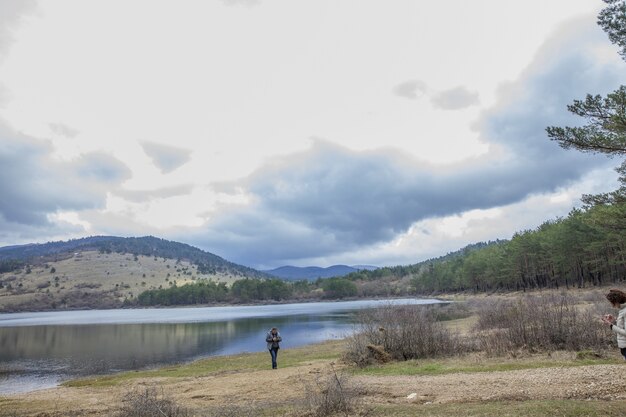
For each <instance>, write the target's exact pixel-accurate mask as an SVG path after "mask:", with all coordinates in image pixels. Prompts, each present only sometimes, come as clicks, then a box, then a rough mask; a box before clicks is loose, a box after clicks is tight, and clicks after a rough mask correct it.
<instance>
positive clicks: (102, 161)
mask: <svg viewBox="0 0 626 417" xmlns="http://www.w3.org/2000/svg"><path fill="white" fill-rule="evenodd" d="M51 153H52V147H51V145H50V144H49V143H47V142H43V141H38V140H36V139H33V138H31V137H28V136H25V135H22V134H19V133H16V132H14V131H12V130H11V129H9V128H7V127H6V126H5V125H3V124H2V123H1V122H0V195H2V199H0V220H2V221H3V222H8V223H17V224H21V225H27V226H33V227H39V226H44V225H46V226H50V225H51V223H50V222H49V220H48V215H49V214H52V213H55V212H57V211H59V210H80V209H85V208H94V207H101V206H102V205H103V204H104V202H105V197H106V191H107V189H108V188H110V187H112V186H116V185H117V183H119V182H121V181H122V180H124V179H125V178H127V177H128V176H129V173H130V171H129V170H128V168H127V167H126V166H125V165H123V164H122V163H121V162H119V161H118V160H116V159H115V158H113V157H111V156H108V155H105V154H100V153H91V154H86V155H83V156H81V157H80V158H77V159H75V160H73V161H70V162H62V161H57V160H55V159H53V158H52V157H51Z"/></svg>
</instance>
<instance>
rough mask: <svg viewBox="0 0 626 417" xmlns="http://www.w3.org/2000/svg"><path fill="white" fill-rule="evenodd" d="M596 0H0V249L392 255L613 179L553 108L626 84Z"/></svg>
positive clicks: (546, 209) (529, 217) (534, 221)
mask: <svg viewBox="0 0 626 417" xmlns="http://www.w3.org/2000/svg"><path fill="white" fill-rule="evenodd" d="M603 4H604V3H603V2H602V1H600V0H597V1H590V0H551V1H549V2H546V1H543V0H528V1H525V2H519V1H502V0H473V1H471V2H469V1H466V0H449V1H445V2H441V1H432V0H431V1H425V0H424V1H413V0H388V1H373V0H342V1H336V0H315V1H303V0H197V1H196V0H180V1H175V2H174V1H162V0H145V1H143V0H132V1H127V0H124V1H122V0H106V1H101V0H90V1H84V0H39V1H35V0H1V1H0V196H1V198H0V246H5V245H14V244H24V243H42V242H47V241H54V240H67V239H72V238H79V237H84V236H92V235H117V236H146V235H153V236H158V237H162V238H166V239H171V240H176V241H180V242H184V243H188V244H191V245H194V246H197V247H199V248H201V249H204V250H207V251H209V252H212V253H215V254H217V255H219V256H222V257H223V258H225V259H227V260H230V261H232V262H236V263H240V264H244V265H247V266H251V267H254V268H259V269H269V268H275V267H278V266H282V265H296V266H309V265H316V266H330V265H333V264H348V265H359V264H368V265H378V266H383V265H401V264H411V263H416V262H419V261H422V260H425V259H428V258H431V257H437V256H441V255H445V254H446V253H448V252H450V251H454V250H457V249H459V248H461V247H463V246H465V245H467V244H470V243H475V242H479V241H489V240H495V239H509V238H511V237H512V235H513V234H514V233H515V232H516V231H521V230H527V229H534V228H536V227H538V226H539V225H540V224H541V223H543V222H545V221H546V220H552V219H555V218H557V217H562V216H567V214H568V212H569V211H570V210H571V209H572V208H573V207H576V206H580V196H581V195H582V194H584V193H598V192H605V191H609V190H612V189H615V188H616V187H617V174H616V173H615V172H614V170H613V168H614V167H615V166H617V165H618V162H616V161H615V160H611V159H607V158H606V157H603V156H598V155H590V154H582V153H579V152H576V151H572V150H563V149H561V148H559V147H558V145H557V144H556V143H554V142H552V141H550V140H549V139H548V138H547V136H546V134H545V128H546V127H547V126H552V125H556V126H563V125H575V124H579V123H580V120H577V119H576V118H575V117H574V116H572V115H570V114H569V113H568V112H567V109H566V106H567V104H570V103H571V102H572V100H574V99H580V98H584V96H585V95H586V94H587V93H593V94H606V93H607V92H611V91H613V90H615V89H616V88H617V87H618V86H619V85H620V84H623V83H625V82H626V66H625V63H624V61H622V60H621V59H620V58H619V56H618V54H617V50H616V47H615V46H614V45H612V44H611V43H610V42H609V41H608V38H607V36H606V34H605V33H604V32H602V30H601V29H600V28H599V27H598V26H597V25H596V16H597V13H598V11H599V10H600V9H601V8H602V6H603Z"/></svg>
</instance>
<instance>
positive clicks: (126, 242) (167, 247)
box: [0, 236, 267, 278]
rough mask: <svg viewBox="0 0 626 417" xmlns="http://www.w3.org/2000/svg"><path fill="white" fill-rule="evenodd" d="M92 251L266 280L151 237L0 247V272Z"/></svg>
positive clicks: (184, 246)
mask: <svg viewBox="0 0 626 417" xmlns="http://www.w3.org/2000/svg"><path fill="white" fill-rule="evenodd" d="M89 250H95V251H99V252H100V253H129V254H133V255H145V256H158V257H162V258H169V259H176V260H186V261H189V262H190V263H192V264H195V265H197V266H198V272H200V273H204V274H212V273H216V272H222V273H229V274H232V275H238V276H244V277H251V278H253V277H267V275H265V274H264V273H262V272H260V271H257V270H255V269H252V268H248V267H246V266H243V265H238V264H235V263H232V262H229V261H227V260H225V259H223V258H221V257H219V256H217V255H214V254H212V253H209V252H205V251H203V250H201V249H198V248H196V247H193V246H190V245H187V244H185V243H179V242H173V241H170V240H165V239H160V238H157V237H154V236H144V237H117V236H91V237H86V238H82V239H73V240H68V241H64V242H48V243H42V244H29V245H21V246H6V247H1V248H0V272H7V270H10V269H13V268H14V267H16V266H20V265H23V264H25V263H35V264H37V263H42V262H50V261H55V260H61V259H65V258H67V257H70V256H71V255H72V254H73V253H74V252H78V251H89Z"/></svg>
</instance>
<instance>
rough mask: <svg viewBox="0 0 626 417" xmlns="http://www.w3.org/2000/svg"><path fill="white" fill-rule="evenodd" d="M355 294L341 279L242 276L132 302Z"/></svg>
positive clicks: (181, 302) (158, 291) (147, 294)
mask: <svg viewBox="0 0 626 417" xmlns="http://www.w3.org/2000/svg"><path fill="white" fill-rule="evenodd" d="M356 295H357V287H356V284H354V282H351V281H349V280H347V279H344V278H329V279H319V280H317V281H316V282H308V281H305V280H303V281H294V282H286V281H283V280H280V279H250V278H245V279H240V280H237V281H235V282H234V283H233V284H232V285H231V286H230V287H229V286H227V285H226V284H225V283H223V282H220V283H217V282H215V281H211V280H200V281H197V282H194V283H190V284H185V285H181V286H180V287H179V286H176V285H174V286H172V287H170V288H164V289H152V290H147V291H144V292H142V293H141V294H139V295H138V296H137V299H136V300H135V301H134V303H136V304H138V305H142V306H154V305H162V306H170V305H193V304H211V303H221V302H224V303H245V302H255V301H285V300H302V299H312V298H324V299H342V298H347V297H355V296H356ZM127 303H131V302H130V301H128V302H127Z"/></svg>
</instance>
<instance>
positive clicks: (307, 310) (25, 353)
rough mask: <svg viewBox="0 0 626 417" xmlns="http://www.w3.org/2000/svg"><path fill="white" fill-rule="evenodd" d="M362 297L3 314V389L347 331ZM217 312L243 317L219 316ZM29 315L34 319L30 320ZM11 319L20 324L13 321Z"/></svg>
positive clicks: (0, 381)
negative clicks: (277, 336)
mask: <svg viewBox="0 0 626 417" xmlns="http://www.w3.org/2000/svg"><path fill="white" fill-rule="evenodd" d="M409 301H410V303H411V304H415V303H418V304H423V303H425V302H424V301H423V300H419V302H418V301H417V300H409ZM431 302H433V301H431ZM355 303H357V302H347V303H318V305H313V304H314V303H311V304H308V305H306V306H304V305H282V306H274V307H272V308H271V309H268V308H267V306H259V308H254V310H256V311H255V312H254V313H255V314H257V316H256V317H254V316H253V314H252V313H253V311H254V310H253V309H251V308H247V307H230V308H228V307H224V308H219V310H213V311H212V314H211V317H212V318H213V319H214V321H205V322H198V321H193V322H186V323H181V322H176V321H180V320H181V317H183V318H184V319H185V320H193V319H194V317H195V316H196V315H199V314H201V315H202V316H203V317H205V319H206V317H207V316H206V315H205V314H204V312H203V311H202V310H201V309H177V310H175V311H173V312H172V314H168V320H170V322H165V323H150V322H145V320H144V319H143V318H141V317H144V316H146V314H148V313H151V314H152V317H154V316H158V315H164V314H165V313H167V311H164V310H136V311H128V310H127V311H126V312H124V313H125V317H124V318H123V319H120V318H116V319H115V320H117V321H118V322H116V323H107V322H106V321H104V322H103V320H102V317H103V316H100V317H99V320H100V321H99V322H98V321H96V322H95V323H93V324H65V325H59V324H56V325H51V324H45V325H44V324H42V323H50V322H51V321H52V320H56V321H57V322H58V321H59V317H67V319H66V320H67V321H68V322H70V323H71V322H72V321H74V322H75V323H84V320H85V316H86V315H94V314H95V313H96V312H70V313H69V314H68V312H64V313H62V315H61V314H55V313H37V314H35V313H32V314H16V315H4V316H3V317H2V319H1V320H0V323H2V324H5V327H2V326H0V394H2V393H11V392H23V391H30V390H33V389H39V388H46V387H50V386H54V385H56V384H58V382H59V381H62V380H64V379H69V378H75V377H78V376H85V375H93V374H104V373H110V372H114V371H120V370H132V369H142V368H148V367H152V366H157V365H163V364H169V363H177V362H184V361H190V360H194V359H198V358H203V357H207V356H212V355H227V354H234V353H241V352H258V351H262V350H265V348H266V344H265V334H266V332H267V330H268V329H269V328H271V327H272V326H276V327H278V328H279V329H280V331H281V335H282V336H283V343H282V347H283V348H289V347H296V346H301V345H305V344H309V343H314V342H320V341H323V340H328V339H332V338H340V337H345V336H346V335H348V334H349V333H350V332H351V331H352V330H353V324H352V318H353V314H354V311H357V310H358V309H359V308H360V309H362V308H367V307H372V305H371V303H369V304H355ZM358 303H360V302H358ZM327 304H330V305H327ZM377 304H380V303H377ZM267 310H271V311H272V312H273V314H268V312H267ZM86 313H88V314H86ZM217 313H220V314H222V316H223V317H225V316H228V315H230V316H231V317H236V318H233V319H220V320H215V317H216V314H217ZM229 313H230V314H229ZM107 314H117V315H119V314H120V313H119V312H107ZM138 316H141V317H140V320H139V319H138V318H137V317H138ZM175 316H177V317H175ZM175 318H176V320H174V319H175ZM220 318H221V317H220ZM24 320H27V323H28V325H24V324H23V323H24ZM37 320H39V321H37ZM133 320H138V321H140V322H134V323H133ZM9 323H12V325H6V324H9ZM16 323H17V324H16ZM20 323H21V325H20Z"/></svg>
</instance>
